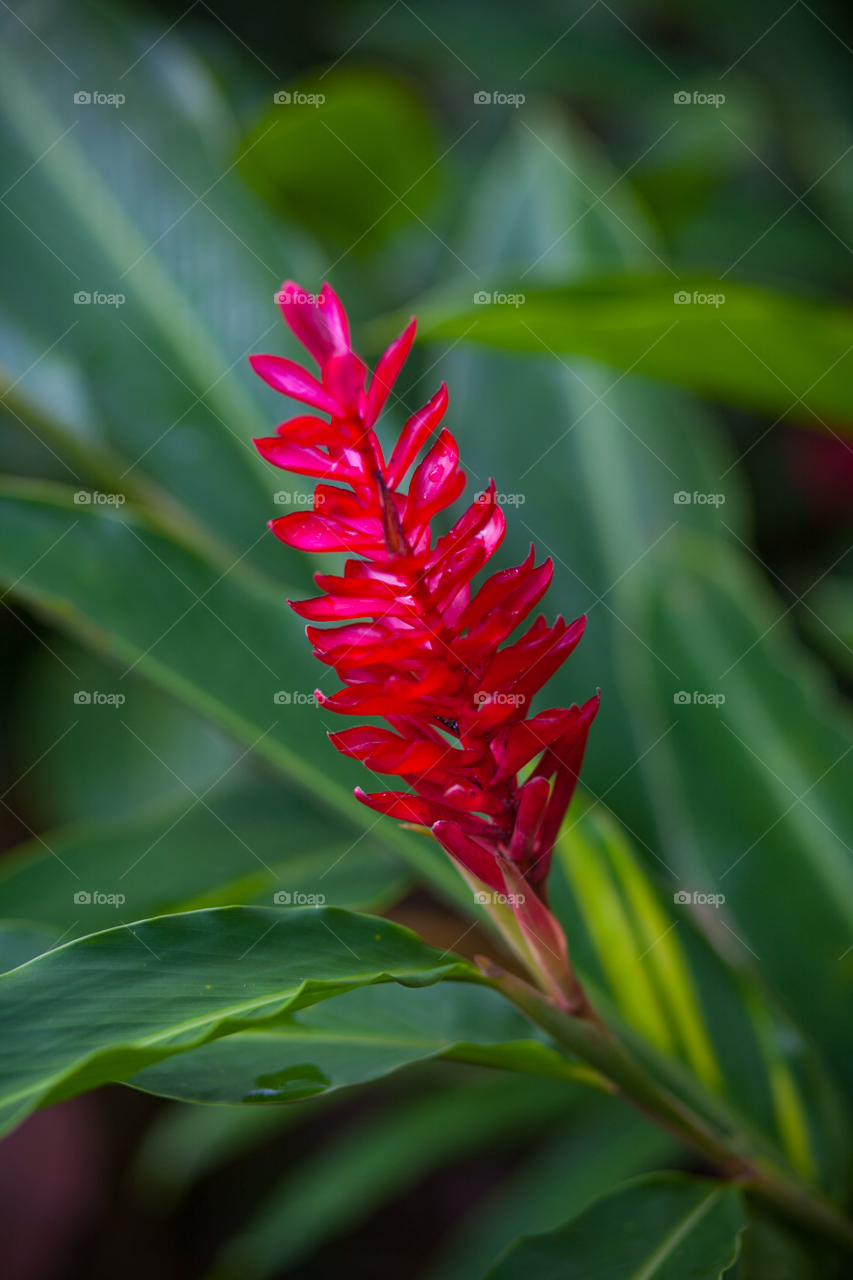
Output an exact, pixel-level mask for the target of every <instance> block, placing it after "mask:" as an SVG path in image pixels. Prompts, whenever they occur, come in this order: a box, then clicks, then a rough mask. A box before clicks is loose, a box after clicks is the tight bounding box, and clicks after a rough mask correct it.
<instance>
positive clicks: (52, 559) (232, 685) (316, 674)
mask: <svg viewBox="0 0 853 1280" xmlns="http://www.w3.org/2000/svg"><path fill="white" fill-rule="evenodd" d="M6 495H7V496H6V497H4V498H0V581H4V582H6V583H7V584H8V585H9V586H10V587H13V588H14V591H15V593H16V594H17V595H18V596H19V597H20V598H23V599H24V600H26V601H27V602H28V603H29V604H31V605H32V606H33V607H34V608H36V609H37V610H38V611H39V612H40V613H42V614H44V616H46V617H47V618H49V619H50V620H51V621H53V622H55V623H56V624H58V625H59V626H61V627H63V628H65V629H67V630H69V631H71V632H72V633H73V634H74V635H76V636H77V637H79V638H80V639H82V640H83V641H85V642H86V643H87V644H90V645H92V646H93V647H94V648H96V650H98V651H99V652H100V653H102V654H104V655H106V656H108V657H110V658H112V659H113V660H117V661H118V662H120V663H121V664H122V667H123V668H124V670H125V671H127V670H129V669H131V668H132V669H133V670H135V671H138V672H139V673H140V674H141V675H144V676H146V677H147V678H148V679H150V680H153V681H154V682H155V683H157V684H160V685H161V686H162V687H163V688H165V689H167V690H168V691H169V692H170V693H171V694H173V695H174V696H175V697H177V698H178V699H180V700H182V701H183V702H185V703H186V704H187V705H189V706H190V707H192V708H193V709H194V710H196V711H198V712H200V713H201V714H202V715H204V716H207V717H209V718H210V719H212V720H213V721H214V722H215V723H217V724H219V725H220V726H221V727H222V728H224V729H226V730H227V731H228V732H229V733H231V734H233V735H234V736H235V737H236V738H238V739H239V740H241V741H242V742H243V743H244V744H245V746H246V747H250V748H252V749H253V750H254V751H255V752H256V754H257V755H259V756H261V757H263V758H264V759H266V760H268V761H269V762H270V763H272V764H273V765H274V766H275V767H276V768H277V769H279V770H281V771H282V772H283V773H284V774H285V775H286V777H288V778H289V779H290V781H291V784H295V785H296V786H298V787H300V788H301V789H302V790H303V791H304V792H305V793H306V794H307V795H309V796H310V797H311V798H312V799H313V801H314V802H315V803H317V804H318V805H319V806H320V807H321V808H322V809H324V810H325V811H326V812H328V813H330V814H332V815H333V816H339V817H342V818H343V819H344V820H345V821H347V822H349V823H350V824H351V826H352V828H353V830H354V832H355V833H356V834H362V833H365V832H367V831H368V830H371V831H373V830H374V829H375V831H376V836H377V838H379V839H380V840H381V841H382V842H383V844H385V845H388V846H390V847H391V848H392V849H394V850H398V851H399V852H400V853H401V854H402V855H403V856H404V857H405V858H406V859H407V861H409V862H410V863H411V865H412V866H415V867H417V868H418V869H419V871H420V872H421V874H423V875H424V876H425V877H427V878H428V879H430V880H431V881H432V882H433V883H434V884H436V885H438V886H439V887H440V888H441V889H442V891H443V892H444V893H446V894H448V895H450V896H454V895H455V896H459V895H460V894H461V892H462V881H461V878H460V877H459V876H458V875H457V873H456V872H455V871H454V870H453V868H452V867H451V865H450V863H449V861H448V860H447V858H446V857H445V856H444V855H443V854H442V853H441V852H440V851H439V850H438V849H437V847H436V846H435V844H434V842H432V841H424V840H422V839H420V838H418V837H415V836H412V835H410V834H408V833H407V832H404V831H401V830H400V828H399V826H398V824H396V823H393V822H387V821H385V820H381V821H380V823H378V824H377V822H376V819H375V815H373V814H372V813H371V812H370V811H369V810H368V809H366V808H365V807H364V806H363V805H361V804H359V803H358V801H357V800H355V799H354V797H353V796H352V793H351V788H352V787H353V786H354V785H356V784H357V783H359V782H363V781H364V774H363V770H362V769H361V768H360V767H359V766H356V767H353V766H352V764H351V762H349V761H347V760H345V759H344V758H343V757H342V756H341V755H340V753H339V752H336V751H335V750H334V749H333V748H332V747H331V745H330V744H329V743H328V742H327V741H326V731H328V730H331V729H333V728H336V727H337V726H335V725H332V724H330V723H329V717H328V716H327V715H326V714H325V713H324V712H322V711H321V710H319V709H318V708H317V706H316V705H312V702H313V692H314V690H315V688H316V687H317V685H318V683H321V682H322V681H323V680H324V678H325V675H326V674H328V672H326V673H325V674H324V673H323V672H322V671H321V670H319V669H318V666H317V663H316V661H315V660H314V659H313V658H312V656H311V653H310V649H309V647H308V646H307V645H306V644H305V639H304V635H303V634H302V630H303V629H302V626H301V624H300V623H299V621H298V619H296V618H295V616H294V615H293V613H292V612H291V610H290V609H289V608H288V607H287V603H286V600H285V599H284V597H283V593H282V594H280V593H279V592H278V590H275V591H271V590H267V589H266V588H265V587H264V586H263V585H262V584H261V583H260V582H259V581H258V580H257V579H256V578H255V576H254V575H244V574H242V573H241V572H240V570H239V568H238V569H235V570H234V572H233V573H231V574H229V575H227V576H223V575H222V573H221V572H220V571H218V570H217V569H216V567H215V566H213V565H211V564H210V563H209V562H208V561H207V560H206V559H205V558H203V557H202V556H201V555H200V554H199V552H198V551H197V550H195V549H194V548H192V547H189V546H186V545H184V544H181V543H179V542H177V541H176V540H175V539H174V538H172V537H171V536H170V535H169V534H168V533H167V532H166V531H165V530H163V529H162V527H161V526H159V525H158V524H157V523H155V522H152V521H151V520H150V519H149V518H148V517H146V516H145V515H144V514H143V513H139V512H134V511H131V510H129V509H127V508H125V509H123V510H122V512H121V513H114V514H112V515H107V514H103V513H102V510H101V509H100V508H99V509H95V508H92V507H87V506H79V505H78V506H75V504H74V502H73V500H72V496H71V494H70V493H69V492H68V491H65V490H62V489H60V488H58V487H54V486H52V487H45V486H38V485H37V486H29V485H26V484H19V485H13V484H11V483H10V484H9V486H7V487H6ZM13 495H14V496H13ZM277 695H281V697H280V699H279V701H276V696H277ZM282 698H284V699H289V701H283V700H281V699H282ZM465 898H466V899H467V900H469V901H470V895H467V894H466V895H465Z"/></svg>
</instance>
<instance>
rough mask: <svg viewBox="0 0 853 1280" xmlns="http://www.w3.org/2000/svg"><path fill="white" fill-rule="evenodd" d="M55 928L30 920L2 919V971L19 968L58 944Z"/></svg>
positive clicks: (0, 944)
mask: <svg viewBox="0 0 853 1280" xmlns="http://www.w3.org/2000/svg"><path fill="white" fill-rule="evenodd" d="M57 939H58V934H57V932H56V930H55V929H49V928H46V927H45V926H44V925H41V924H31V923H30V921H28V920H0V973H8V971H9V970H10V969H17V968H18V966H19V965H22V964H26V963H27V961H28V960H33V959H34V958H35V957H36V956H40V955H43V954H44V952H45V951H49V950H50V948H51V947H53V946H55V945H56V942H57Z"/></svg>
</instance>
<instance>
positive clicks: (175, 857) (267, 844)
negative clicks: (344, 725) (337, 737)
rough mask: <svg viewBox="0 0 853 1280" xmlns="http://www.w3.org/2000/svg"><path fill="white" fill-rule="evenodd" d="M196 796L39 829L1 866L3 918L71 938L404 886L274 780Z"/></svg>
mask: <svg viewBox="0 0 853 1280" xmlns="http://www.w3.org/2000/svg"><path fill="white" fill-rule="evenodd" d="M198 794H200V795H201V797H202V798H201V801H199V800H197V799H195V798H194V797H193V796H192V795H189V794H185V798H182V799H180V800H178V801H177V802H176V801H174V800H172V801H171V802H170V803H169V804H167V805H160V806H156V807H154V808H152V809H150V810H148V811H147V812H145V813H142V814H140V815H138V816H136V817H135V818H133V819H131V820H130V821H126V822H122V821H118V820H113V821H102V822H88V823H76V824H74V825H72V826H69V827H64V828H60V829H58V830H53V831H46V832H44V833H42V834H40V835H39V836H38V837H37V838H36V839H34V840H32V841H30V842H29V843H28V844H27V845H25V846H24V847H22V848H19V849H17V850H14V851H13V852H10V853H9V854H7V855H6V857H5V858H4V859H3V862H2V864H0V915H7V916H10V917H18V918H21V919H31V920H42V921H45V922H47V923H49V924H52V925H56V926H58V928H59V929H60V931H67V933H65V938H64V940H65V941H68V940H70V939H71V938H72V937H79V936H80V935H82V934H86V933H94V932H96V930H98V929H108V928H110V927H111V926H112V925H114V924H115V923H116V921H117V919H118V917H119V916H121V917H122V918H123V919H130V918H133V919H141V918H142V917H144V916H153V915H160V914H163V913H164V912H167V911H180V910H190V909H193V908H196V907H213V906H228V905H236V904H241V903H254V904H257V905H258V906H272V905H273V903H274V895H275V894H276V893H286V894H289V895H290V903H287V899H285V904H286V905H293V895H294V894H296V895H298V894H303V895H315V897H314V899H313V900H314V901H319V902H325V905H327V906H336V907H365V908H369V907H378V906H380V905H384V904H387V903H390V902H393V901H394V900H395V899H396V898H397V897H399V896H400V895H401V893H402V892H404V890H405V888H406V885H407V883H408V882H409V879H410V877H409V876H408V874H407V872H406V871H405V869H404V868H403V867H401V865H400V863H399V862H398V861H397V860H396V859H394V858H393V857H391V856H390V855H389V854H388V853H387V851H385V850H384V849H382V848H380V847H378V846H377V845H376V843H375V842H374V841H373V840H372V838H371V837H369V836H368V837H366V838H365V839H362V840H358V841H357V842H356V843H354V841H356V840H357V837H354V836H353V835H352V833H351V832H350V831H348V829H347V827H346V826H345V825H344V824H342V823H340V822H335V820H334V818H333V817H331V816H330V815H321V814H320V813H318V812H317V810H316V809H313V808H312V807H310V806H309V805H307V804H306V803H305V802H304V801H303V800H301V799H300V798H299V797H298V796H296V795H294V794H292V793H291V792H288V791H287V790H286V789H285V788H283V787H282V786H281V785H279V784H276V783H274V782H272V781H261V780H254V781H252V780H250V781H248V782H247V783H246V784H245V785H243V786H239V787H233V788H228V787H226V786H221V787H219V788H218V789H215V790H213V791H210V792H208V793H206V794H205V793H204V792H201V793H198ZM81 891H82V895H83V897H82V900H81V899H80V897H79V896H78V895H79V894H80V893H81ZM317 895H319V896H317ZM87 898H88V899H89V900H88V901H87V900H86V899H87ZM297 901H298V898H297Z"/></svg>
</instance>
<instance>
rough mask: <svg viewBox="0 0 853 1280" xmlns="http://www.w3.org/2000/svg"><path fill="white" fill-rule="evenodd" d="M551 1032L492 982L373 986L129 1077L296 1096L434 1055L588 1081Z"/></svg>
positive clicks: (270, 1098)
mask: <svg viewBox="0 0 853 1280" xmlns="http://www.w3.org/2000/svg"><path fill="white" fill-rule="evenodd" d="M546 1040H547V1037H545V1036H544V1035H543V1034H542V1033H541V1032H538V1031H536V1029H535V1028H533V1027H531V1025H530V1024H529V1023H528V1022H527V1021H526V1019H524V1018H522V1017H521V1016H520V1015H519V1014H518V1013H516V1012H515V1011H514V1010H513V1009H512V1008H511V1007H510V1006H509V1005H507V1003H506V1001H505V1000H503V998H502V997H500V996H498V995H496V994H495V992H493V991H489V990H487V989H484V988H479V987H467V986H463V985H461V984H456V983H453V984H440V985H439V986H437V987H435V988H431V989H429V990H424V991H418V992H411V991H399V992H398V991H396V990H395V989H393V988H390V987H389V988H385V987H383V988H382V989H381V990H380V989H379V988H376V989H375V990H373V989H371V990H368V989H367V988H365V989H364V990H360V991H352V992H349V993H348V994H346V995H343V996H339V997H338V998H337V999H336V1000H333V1001H330V1002H327V1003H324V1004H323V1005H317V1006H315V1007H313V1008H311V1009H307V1010H303V1011H302V1012H300V1013H299V1014H295V1015H294V1016H293V1017H292V1019H290V1020H289V1021H288V1022H287V1023H286V1024H285V1023H279V1024H278V1025H276V1026H275V1027H274V1028H270V1029H265V1030H263V1031H252V1032H247V1033H244V1034H238V1035H232V1036H228V1037H227V1038H225V1039H222V1040H215V1041H213V1042H212V1043H210V1044H205V1045H202V1046H201V1047H200V1048H198V1049H193V1050H191V1051H189V1052H187V1053H183V1054H181V1055H180V1056H179V1057H178V1058H170V1059H166V1060H165V1061H163V1062H161V1063H158V1064H157V1065H155V1066H153V1067H149V1068H147V1069H146V1070H145V1071H143V1072H141V1073H140V1074H139V1075H135V1076H133V1077H131V1078H130V1079H129V1080H128V1084H132V1085H133V1086H135V1087H136V1088H139V1089H145V1090H147V1091H148V1092H150V1093H158V1094H162V1095H164V1096H166V1097H170V1098H175V1099H179V1100H182V1101H185V1102H208V1103H250V1104H251V1103H254V1104H264V1103H278V1102H290V1101H297V1100H301V1099H302V1098H310V1097H314V1096H315V1095H318V1094H322V1093H325V1092H327V1091H328V1090H330V1089H339V1088H342V1087H344V1086H350V1085H357V1084H363V1083H365V1082H366V1081H368V1080H376V1079H378V1078H380V1077H381V1076H384V1075H387V1074H388V1073H389V1072H392V1071H396V1070H398V1069H399V1068H400V1067H402V1066H406V1065H407V1064H409V1063H412V1062H421V1061H425V1060H428V1059H430V1058H435V1057H444V1058H448V1059H451V1060H453V1061H456V1062H474V1063H480V1062H483V1061H487V1062H488V1064H489V1065H490V1066H493V1067H504V1068H507V1069H510V1070H523V1071H526V1072H528V1073H531V1074H536V1075H541V1076H545V1077H549V1076H550V1077H552V1078H555V1079H558V1080H568V1081H586V1079H587V1077H586V1076H585V1074H584V1072H583V1071H582V1070H580V1069H578V1068H577V1067H575V1066H573V1065H572V1064H571V1063H569V1062H567V1061H566V1059H565V1058H563V1057H562V1055H561V1054H559V1053H557V1052H556V1050H554V1049H553V1048H551V1047H549V1046H548V1044H547V1043H546Z"/></svg>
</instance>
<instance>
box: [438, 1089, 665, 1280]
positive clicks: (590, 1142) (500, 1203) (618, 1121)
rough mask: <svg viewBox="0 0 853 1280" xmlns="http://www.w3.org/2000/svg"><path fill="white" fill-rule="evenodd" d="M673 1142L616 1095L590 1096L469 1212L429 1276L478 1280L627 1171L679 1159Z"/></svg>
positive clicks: (630, 1174)
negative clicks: (514, 1246) (514, 1247)
mask: <svg viewBox="0 0 853 1280" xmlns="http://www.w3.org/2000/svg"><path fill="white" fill-rule="evenodd" d="M680 1152H681V1148H679V1146H678V1144H677V1143H676V1142H675V1141H674V1140H673V1139H671V1138H669V1137H668V1136H667V1135H666V1134H665V1133H663V1132H662V1131H661V1130H660V1129H658V1128H656V1127H655V1126H654V1125H652V1124H651V1123H650V1122H649V1121H648V1120H646V1119H644V1118H643V1117H642V1116H640V1115H638V1113H637V1112H636V1111H634V1110H633V1109H631V1108H630V1107H628V1106H626V1105H625V1104H624V1103H622V1102H619V1101H617V1100H615V1099H612V1098H611V1099H607V1100H604V1099H601V1100H599V1099H595V1098H592V1097H590V1098H587V1099H585V1100H583V1101H582V1103H581V1104H579V1106H578V1107H577V1109H576V1111H575V1112H574V1113H573V1114H572V1115H571V1116H570V1117H569V1120H568V1122H567V1123H564V1124H563V1125H562V1126H561V1127H560V1128H559V1129H558V1130H557V1131H556V1132H555V1133H554V1134H553V1135H551V1136H550V1137H549V1138H548V1140H547V1141H546V1142H543V1143H541V1144H540V1145H539V1146H538V1147H537V1148H536V1149H535V1150H534V1152H533V1153H532V1155H531V1156H529V1157H528V1158H527V1159H526V1160H525V1161H524V1163H523V1164H522V1165H521V1166H520V1167H519V1168H517V1169H514V1170H512V1172H511V1173H510V1175H509V1176H508V1177H507V1178H505V1179H504V1180H503V1181H502V1182H501V1183H500V1184H499V1185H498V1187H497V1189H496V1190H495V1191H493V1192H492V1193H491V1194H488V1195H487V1196H486V1197H485V1199H484V1200H482V1201H480V1202H479V1203H478V1204H477V1205H476V1206H475V1208H474V1211H473V1213H470V1214H468V1215H466V1217H465V1218H463V1220H462V1222H461V1223H460V1225H459V1226H458V1227H457V1228H456V1229H455V1231H454V1233H453V1235H452V1237H451V1240H450V1242H449V1244H448V1245H447V1246H445V1247H444V1249H443V1250H442V1254H441V1256H440V1258H439V1261H438V1263H437V1264H436V1265H435V1266H434V1267H432V1268H431V1269H430V1271H429V1273H428V1280H479V1277H480V1276H482V1274H483V1272H484V1270H486V1268H487V1267H488V1266H489V1263H490V1262H491V1261H492V1259H493V1258H494V1257H495V1255H496V1253H498V1252H499V1251H500V1250H501V1249H502V1248H504V1247H505V1246H506V1245H509V1244H511V1243H512V1241H513V1240H514V1239H516V1238H517V1237H518V1236H521V1235H525V1236H526V1235H531V1234H533V1233H540V1232H544V1231H553V1230H555V1229H556V1228H557V1227H559V1226H561V1225H562V1223H564V1222H565V1221H566V1219H567V1218H573V1217H574V1216H575V1215H576V1214H578V1213H580V1211H581V1210H582V1209H584V1208H585V1207H586V1206H587V1204H589V1202H590V1201H591V1200H595V1199H596V1198H597V1197H598V1196H600V1195H603V1194H604V1193H605V1192H606V1191H609V1190H610V1189H611V1187H614V1186H615V1185H616V1184H617V1183H619V1182H621V1181H623V1180H624V1179H625V1178H630V1177H633V1176H635V1175H637V1174H640V1173H645V1172H646V1171H647V1170H648V1169H650V1168H653V1167H654V1166H656V1165H659V1164H664V1163H668V1162H669V1161H671V1160H672V1159H677V1158H678V1156H679V1154H680Z"/></svg>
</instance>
